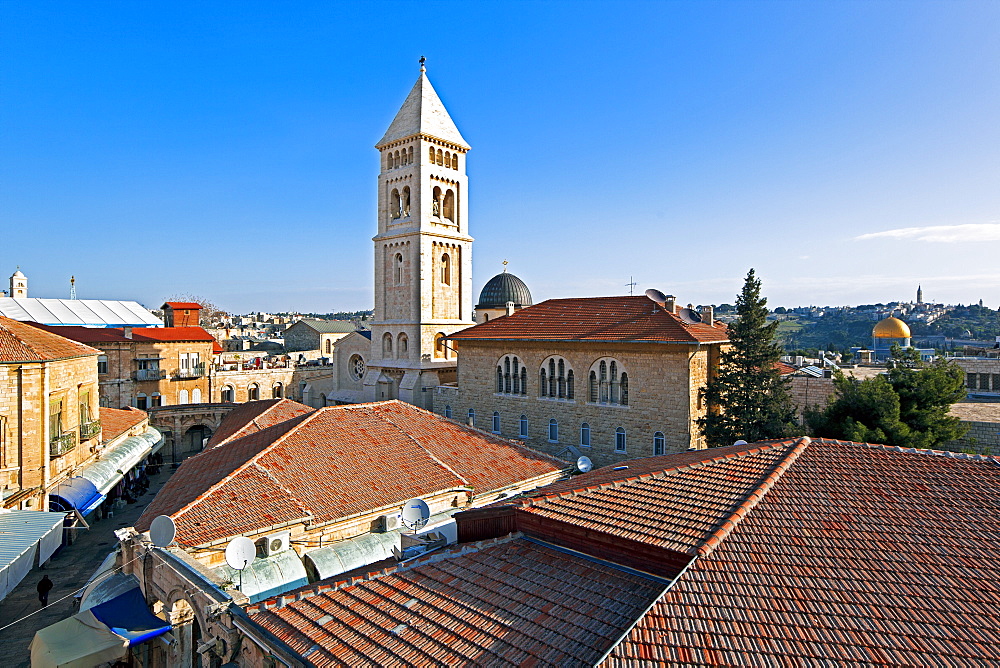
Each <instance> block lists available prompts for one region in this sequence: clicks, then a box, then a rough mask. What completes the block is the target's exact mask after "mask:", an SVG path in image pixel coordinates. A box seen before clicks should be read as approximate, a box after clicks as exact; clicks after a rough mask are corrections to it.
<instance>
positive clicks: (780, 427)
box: [698, 269, 800, 446]
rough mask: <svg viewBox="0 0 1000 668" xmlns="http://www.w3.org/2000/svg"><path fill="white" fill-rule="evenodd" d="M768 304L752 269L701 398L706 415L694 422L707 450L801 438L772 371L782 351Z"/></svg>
mask: <svg viewBox="0 0 1000 668" xmlns="http://www.w3.org/2000/svg"><path fill="white" fill-rule="evenodd" d="M766 305H767V299H764V298H762V297H761V296H760V280H758V279H757V278H756V276H755V275H754V270H753V269H751V270H750V273H748V274H747V278H746V281H745V282H744V284H743V291H742V292H741V293H740V294H739V296H738V297H737V298H736V314H737V319H736V321H735V322H733V323H732V324H730V325H729V343H730V345H729V347H728V348H726V349H725V350H724V351H723V353H722V354H721V356H720V361H719V368H718V370H717V372H716V374H715V376H714V377H713V378H711V379H710V380H709V382H708V384H707V385H706V387H705V388H704V389H702V392H701V394H702V397H703V399H704V400H705V401H706V402H707V404H708V413H707V414H706V415H705V417H703V418H700V419H699V420H698V425H699V426H700V427H701V431H702V434H703V435H704V436H705V439H706V440H707V441H708V444H709V445H710V446H721V445H732V444H733V442H735V441H737V440H739V439H743V440H745V441H748V442H751V443H752V442H754V441H760V440H764V439H770V438H783V437H786V436H792V435H795V434H797V433H800V429H799V427H798V425H797V424H796V422H795V406H794V404H793V403H792V399H791V396H790V395H789V393H788V387H787V384H786V382H785V381H784V380H783V379H782V378H781V373H780V372H779V371H778V368H777V366H776V364H777V362H778V360H779V359H780V358H781V346H780V345H778V344H777V343H775V341H774V333H775V330H777V328H778V323H777V322H772V323H768V322H767V307H766Z"/></svg>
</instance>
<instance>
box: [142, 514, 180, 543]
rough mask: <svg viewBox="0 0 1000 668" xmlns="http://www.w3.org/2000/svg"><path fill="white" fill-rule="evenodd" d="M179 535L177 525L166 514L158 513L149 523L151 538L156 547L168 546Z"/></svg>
mask: <svg viewBox="0 0 1000 668" xmlns="http://www.w3.org/2000/svg"><path fill="white" fill-rule="evenodd" d="M175 536H177V525H175V524H174V521H173V520H172V519H171V518H169V517H167V516H166V515H157V516H156V517H154V518H153V521H152V522H150V523H149V539H150V540H151V541H153V545H155V546H156V547H167V546H168V545H170V544H171V543H173V542H174V537H175Z"/></svg>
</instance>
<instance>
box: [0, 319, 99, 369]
mask: <svg viewBox="0 0 1000 668" xmlns="http://www.w3.org/2000/svg"><path fill="white" fill-rule="evenodd" d="M100 354H101V351H100V350H97V349H96V348H91V347H90V346H85V345H82V344H80V343H77V342H76V341H71V340H69V339H67V338H65V337H62V336H59V335H58V334H53V333H52V332H48V331H45V330H43V329H40V328H38V327H32V326H31V324H29V323H26V322H19V321H17V320H11V319H10V318H5V317H4V316H0V363H10V362H51V361H53V360H61V359H70V358H73V357H87V356H89V355H100Z"/></svg>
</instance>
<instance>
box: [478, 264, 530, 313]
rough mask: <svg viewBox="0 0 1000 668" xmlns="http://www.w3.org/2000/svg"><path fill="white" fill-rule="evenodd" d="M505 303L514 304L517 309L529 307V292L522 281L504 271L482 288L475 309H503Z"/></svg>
mask: <svg viewBox="0 0 1000 668" xmlns="http://www.w3.org/2000/svg"><path fill="white" fill-rule="evenodd" d="M507 302H514V306H515V307H517V308H523V307H525V306H531V292H530V291H529V290H528V286H527V285H525V284H524V281H522V280H521V279H520V278H518V277H517V276H515V275H514V274H508V273H507V272H506V271H505V272H503V273H502V274H497V275H496V276H494V277H493V278H491V279H490V280H489V282H487V283H486V285H485V286H483V291H482V292H480V293H479V303H478V304H476V308H477V309H483V308H503V307H505V306H506V305H507Z"/></svg>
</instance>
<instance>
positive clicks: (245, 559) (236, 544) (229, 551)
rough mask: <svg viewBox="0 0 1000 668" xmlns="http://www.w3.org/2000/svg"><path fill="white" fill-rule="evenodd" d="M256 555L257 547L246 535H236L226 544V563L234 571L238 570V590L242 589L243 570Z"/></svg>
mask: <svg viewBox="0 0 1000 668" xmlns="http://www.w3.org/2000/svg"><path fill="white" fill-rule="evenodd" d="M256 556H257V548H256V547H254V544H253V541H252V540H250V539H249V538H247V537H246V536H237V537H236V538H234V539H232V540H231V541H229V545H226V563H227V564H229V567H230V568H232V569H233V570H235V571H239V572H240V590H241V591H242V589H243V570H244V569H245V568H246V567H247V566H249V565H250V564H251V563H252V562H253V560H254V557H256Z"/></svg>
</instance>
